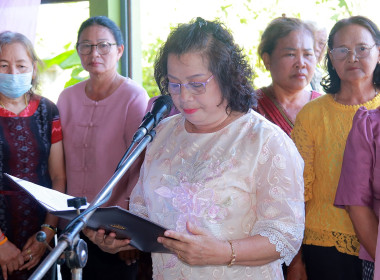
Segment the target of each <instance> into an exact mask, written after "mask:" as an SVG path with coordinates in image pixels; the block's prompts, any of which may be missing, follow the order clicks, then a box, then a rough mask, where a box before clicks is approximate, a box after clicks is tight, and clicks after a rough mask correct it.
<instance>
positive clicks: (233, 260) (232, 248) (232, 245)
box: [227, 240, 236, 267]
mask: <svg viewBox="0 0 380 280" xmlns="http://www.w3.org/2000/svg"><path fill="white" fill-rule="evenodd" d="M227 241H228V243H230V246H231V261H230V263H229V264H228V265H227V266H228V267H231V266H233V265H234V264H235V262H236V253H235V248H234V244H233V243H232V241H231V240H227Z"/></svg>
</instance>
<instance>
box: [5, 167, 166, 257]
mask: <svg viewBox="0 0 380 280" xmlns="http://www.w3.org/2000/svg"><path fill="white" fill-rule="evenodd" d="M5 175H6V176H8V178H10V179H11V180H13V181H14V182H15V183H16V184H17V185H18V186H19V187H20V188H21V189H23V190H24V191H26V192H27V193H29V194H30V196H32V197H33V198H34V199H35V200H37V202H38V203H40V204H41V205H42V206H43V207H45V208H46V210H47V211H49V212H50V213H51V214H53V215H55V216H58V217H60V218H63V219H66V220H72V219H74V218H75V217H76V216H77V211H76V209H75V208H74V207H71V206H67V200H68V199H72V198H74V197H73V196H70V195H67V194H64V193H61V192H58V191H55V190H52V189H48V188H45V187H43V186H39V185H37V184H34V183H31V182H28V181H26V180H22V179H20V178H17V177H14V176H12V175H9V174H6V173H5ZM88 206H89V203H87V204H86V205H84V206H82V207H81V208H80V209H81V210H84V209H86V208H87V207H88ZM87 227H89V228H91V229H94V230H97V229H99V228H102V229H105V230H106V232H111V231H112V232H115V233H116V237H117V238H119V239H125V238H128V239H130V240H131V243H130V244H131V245H132V246H134V247H135V248H137V249H139V250H141V251H144V252H162V253H165V252H168V250H167V249H166V248H165V247H163V245H162V244H160V243H158V242H157V237H158V236H164V232H165V230H166V228H164V227H163V226H161V225H159V224H156V223H154V222H152V221H150V220H148V219H146V218H143V217H140V216H138V215H136V214H133V213H131V212H129V211H127V210H125V209H123V208H121V207H119V206H111V207H105V208H98V209H96V211H95V213H94V214H93V215H92V216H91V217H90V219H89V221H88V223H87Z"/></svg>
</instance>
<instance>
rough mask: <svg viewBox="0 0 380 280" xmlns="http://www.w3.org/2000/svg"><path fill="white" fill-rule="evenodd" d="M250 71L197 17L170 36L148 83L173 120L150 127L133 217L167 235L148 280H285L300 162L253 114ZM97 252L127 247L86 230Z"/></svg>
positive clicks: (298, 224)
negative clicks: (166, 102)
mask: <svg viewBox="0 0 380 280" xmlns="http://www.w3.org/2000/svg"><path fill="white" fill-rule="evenodd" d="M252 76H253V73H252V69H251V67H250V66H249V64H248V63H247V61H246V57H245V56H244V55H243V52H242V49H240V48H239V47H238V46H237V45H236V44H235V43H234V40H233V37H232V35H231V34H230V33H229V32H228V30H227V29H226V27H225V26H224V25H222V24H221V23H219V22H218V21H205V20H204V19H201V18H197V19H196V20H193V21H191V22H190V23H188V24H180V25H179V26H178V27H177V28H175V29H173V31H172V32H171V33H170V35H169V37H168V39H167V41H166V43H165V44H164V45H163V47H162V48H161V49H160V51H159V55H158V58H157V60H156V63H155V79H156V82H157V84H158V86H159V88H160V90H161V93H162V94H169V95H170V96H171V97H172V99H173V102H174V105H175V106H176V108H177V109H178V110H179V111H180V114H177V115H175V116H172V117H169V118H166V119H165V120H163V121H162V122H161V123H160V124H159V125H158V126H157V135H156V137H155V139H154V140H153V142H152V143H151V144H150V146H148V148H147V151H146V156H145V160H144V163H143V166H142V169H141V172H140V178H139V181H138V183H137V185H136V187H135V188H134V190H133V193H132V196H131V210H132V211H134V212H136V213H138V214H140V215H144V216H146V217H148V218H149V219H151V220H153V221H154V222H157V223H159V224H162V225H163V226H165V227H166V228H168V229H169V230H167V231H166V232H165V237H159V238H158V242H160V243H162V244H163V245H164V246H165V247H166V248H168V249H169V250H170V251H171V253H152V259H153V278H154V279H197V280H198V279H283V276H282V270H281V263H282V262H284V261H285V262H286V263H289V262H290V261H291V260H292V258H293V256H294V255H295V254H296V252H297V251H298V248H299V246H300V243H301V240H302V234H303V229H304V227H303V221H304V206H303V205H304V203H303V180H302V170H303V163H302V160H301V158H300V156H299V154H298V152H297V150H296V148H295V146H294V144H293V142H292V141H291V139H290V138H289V137H288V136H287V135H286V134H285V133H284V132H283V131H282V130H281V129H280V128H279V127H277V126H275V125H274V124H272V123H270V122H269V121H268V120H266V119H265V118H263V117H261V116H260V115H259V114H257V113H255V112H254V111H252V109H250V108H251V107H252V105H253V104H254V101H255V99H256V97H255V95H254V91H253V88H252V84H251V79H252ZM86 234H87V235H88V236H89V237H90V238H91V240H93V241H94V242H95V243H96V244H98V245H99V246H100V247H101V248H102V249H103V250H106V251H108V252H117V251H118V250H120V249H128V248H131V247H130V246H129V245H128V242H129V240H115V239H114V235H113V234H110V235H108V236H104V231H102V230H98V231H97V232H94V231H90V230H86Z"/></svg>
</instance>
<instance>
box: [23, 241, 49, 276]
mask: <svg viewBox="0 0 380 280" xmlns="http://www.w3.org/2000/svg"><path fill="white" fill-rule="evenodd" d="M45 251H46V245H45V244H44V243H42V242H38V241H37V239H36V234H34V235H33V236H31V237H29V239H28V241H27V242H26V244H25V246H24V248H23V249H22V252H21V255H22V256H23V257H24V261H25V263H24V265H23V266H22V267H20V270H23V269H27V270H30V269H32V268H33V267H35V266H36V265H37V264H38V263H39V262H40V260H41V258H42V256H43V255H44V253H45Z"/></svg>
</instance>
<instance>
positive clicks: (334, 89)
mask: <svg viewBox="0 0 380 280" xmlns="http://www.w3.org/2000/svg"><path fill="white" fill-rule="evenodd" d="M352 24H356V25H360V26H362V27H364V28H365V29H367V30H368V31H369V32H370V33H371V35H372V38H373V39H374V41H375V43H376V46H380V31H379V28H378V27H377V26H376V24H375V23H374V22H372V21H371V20H370V19H368V18H366V17H363V16H352V17H349V18H345V19H341V20H340V21H338V22H337V23H336V24H335V25H334V27H333V28H332V29H331V31H330V34H329V39H328V41H327V45H328V48H329V50H332V49H333V48H334V46H333V43H334V37H335V34H336V33H337V32H338V31H339V30H341V29H342V28H343V27H346V26H348V25H352ZM325 65H326V68H327V73H328V74H327V75H326V76H325V77H323V79H322V82H321V85H322V87H323V89H324V91H325V92H327V93H329V94H336V93H338V92H339V90H340V78H339V76H338V73H337V72H336V71H335V69H334V67H333V65H332V62H331V58H330V56H329V54H328V53H327V54H326V56H325ZM373 84H374V85H375V87H378V86H380V64H379V63H377V65H376V67H375V70H374V71H373Z"/></svg>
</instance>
